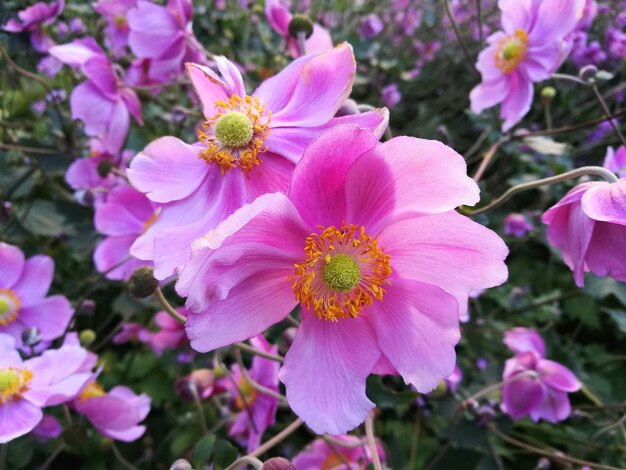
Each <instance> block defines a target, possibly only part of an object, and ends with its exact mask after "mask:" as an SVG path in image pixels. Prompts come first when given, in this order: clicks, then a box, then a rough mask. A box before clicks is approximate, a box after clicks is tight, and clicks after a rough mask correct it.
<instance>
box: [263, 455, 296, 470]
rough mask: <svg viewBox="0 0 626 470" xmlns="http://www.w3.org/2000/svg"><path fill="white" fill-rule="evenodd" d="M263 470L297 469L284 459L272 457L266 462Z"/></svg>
mask: <svg viewBox="0 0 626 470" xmlns="http://www.w3.org/2000/svg"><path fill="white" fill-rule="evenodd" d="M261 470H296V467H294V466H293V464H292V463H291V462H290V461H289V460H287V459H286V458H284V457H272V458H271V459H269V460H266V461H265V463H264V464H263V466H262V467H261Z"/></svg>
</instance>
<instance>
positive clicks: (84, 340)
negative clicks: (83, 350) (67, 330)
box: [78, 330, 96, 347]
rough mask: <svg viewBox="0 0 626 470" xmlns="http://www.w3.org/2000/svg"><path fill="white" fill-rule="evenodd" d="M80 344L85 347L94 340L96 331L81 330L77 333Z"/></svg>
mask: <svg viewBox="0 0 626 470" xmlns="http://www.w3.org/2000/svg"><path fill="white" fill-rule="evenodd" d="M78 340H79V341H80V344H81V346H84V347H87V346H90V345H91V344H93V342H94V341H95V340H96V332H95V331H93V330H83V331H81V332H80V333H79V334H78Z"/></svg>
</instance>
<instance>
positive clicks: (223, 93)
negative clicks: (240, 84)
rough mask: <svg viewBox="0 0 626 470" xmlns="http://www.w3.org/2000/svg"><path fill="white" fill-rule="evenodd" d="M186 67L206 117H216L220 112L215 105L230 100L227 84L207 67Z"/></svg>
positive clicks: (193, 65) (198, 65)
mask: <svg viewBox="0 0 626 470" xmlns="http://www.w3.org/2000/svg"><path fill="white" fill-rule="evenodd" d="M186 65H187V73H188V74H189V78H190V79H191V83H193V87H194V88H195V90H196V93H197V94H198V98H200V101H201V102H202V110H203V113H204V116H205V117H207V118H210V117H213V116H215V115H216V114H217V113H218V112H219V108H217V107H216V106H215V103H216V102H218V101H226V100H227V99H228V98H230V94H229V93H228V92H227V85H226V82H224V81H223V80H222V79H221V78H220V77H219V76H218V75H217V74H216V73H215V72H214V71H213V70H211V69H210V68H209V67H207V66H206V65H200V64H186Z"/></svg>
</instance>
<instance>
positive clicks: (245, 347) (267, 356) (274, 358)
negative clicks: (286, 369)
mask: <svg viewBox="0 0 626 470" xmlns="http://www.w3.org/2000/svg"><path fill="white" fill-rule="evenodd" d="M234 346H237V347H238V348H239V349H241V350H243V351H246V352H249V353H251V354H255V355H257V356H261V357H264V358H265V359H270V360H272V361H276V362H283V361H284V360H285V358H284V357H283V356H279V355H278V354H272V353H267V352H265V351H261V350H260V349H257V348H253V347H252V346H249V345H247V344H246V343H235V344H234Z"/></svg>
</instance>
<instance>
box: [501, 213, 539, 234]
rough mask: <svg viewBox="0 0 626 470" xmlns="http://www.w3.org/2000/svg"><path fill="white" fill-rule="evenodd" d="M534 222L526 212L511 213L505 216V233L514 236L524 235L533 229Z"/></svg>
mask: <svg viewBox="0 0 626 470" xmlns="http://www.w3.org/2000/svg"><path fill="white" fill-rule="evenodd" d="M533 228H534V227H533V224H531V223H530V221H529V220H528V219H527V218H526V216H525V215H524V214H517V213H513V214H509V215H507V216H506V217H505V218H504V233H505V235H511V236H513V237H518V238H519V237H523V236H525V235H526V234H527V233H528V232H530V231H531V230H532V229H533Z"/></svg>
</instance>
